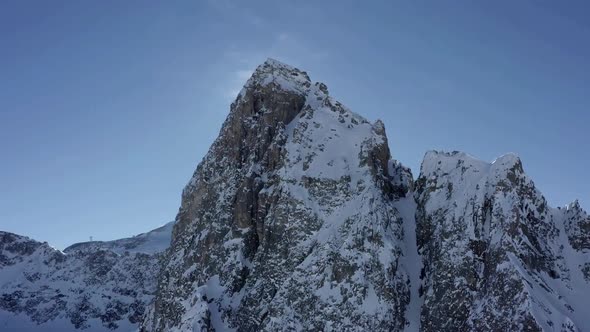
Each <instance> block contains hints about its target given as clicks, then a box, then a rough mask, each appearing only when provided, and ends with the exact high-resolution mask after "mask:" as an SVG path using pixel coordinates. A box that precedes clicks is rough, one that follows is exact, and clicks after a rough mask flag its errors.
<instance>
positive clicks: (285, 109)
mask: <svg viewBox="0 0 590 332" xmlns="http://www.w3.org/2000/svg"><path fill="white" fill-rule="evenodd" d="M416 132H417V133H419V128H417V129H416ZM0 245H1V247H0V249H1V250H2V251H0V296H1V297H0V329H2V321H3V320H4V321H5V322H8V323H5V325H4V326H5V327H6V326H8V325H6V324H12V325H11V326H10V327H9V329H8V330H11V329H12V330H15V331H17V329H16V327H17V326H25V325H26V326H25V327H24V328H25V330H27V331H29V330H30V329H31V328H34V327H35V326H36V325H34V324H35V323H39V324H41V325H39V326H37V327H38V329H37V331H42V330H43V331H45V330H47V329H50V328H54V326H56V325H59V324H62V325H59V326H61V329H58V330H60V331H74V330H76V329H85V328H89V329H91V330H101V329H102V330H104V329H114V330H118V331H131V330H135V329H139V330H140V331H145V332H148V331H149V332H155V331H368V330H369V331H370V330H373V331H590V320H589V319H588V317H586V316H587V312H588V310H587V307H588V306H589V305H590V300H589V299H590V218H589V217H588V215H587V214H586V212H585V211H583V210H582V209H581V207H580V205H579V204H578V202H574V203H572V204H570V205H568V206H566V207H564V208H552V207H550V206H549V205H548V204H547V201H546V200H545V198H544V197H543V195H542V194H541V193H540V192H539V190H538V189H537V188H536V187H535V184H534V183H533V181H532V180H531V179H530V178H529V177H528V176H527V175H526V174H525V171H524V168H523V164H522V162H521V160H520V159H519V158H518V157H517V156H516V155H513V154H507V155H504V156H502V157H500V158H498V159H497V160H495V161H494V162H492V163H488V162H483V161H480V160H477V159H475V158H473V157H471V156H469V155H467V154H465V153H460V152H451V153H446V152H437V151H430V152H427V153H426V155H425V157H424V161H423V162H422V166H421V169H420V173H419V175H418V177H417V180H416V181H414V178H413V176H412V174H411V172H410V170H409V169H408V168H406V167H404V166H403V165H402V164H401V163H400V162H398V161H396V160H393V159H392V157H391V154H390V150H389V145H388V140H387V136H386V134H385V127H384V125H383V123H382V122H381V121H377V122H375V123H371V122H369V121H368V120H366V119H365V118H363V117H362V116H360V115H358V114H356V113H353V112H352V111H351V110H349V109H348V108H346V107H345V106H344V105H342V104H341V103H339V102H338V101H336V100H335V99H333V98H332V97H331V96H330V95H329V92H328V88H327V87H326V85H324V84H323V83H317V82H312V81H311V79H310V78H309V76H308V74H307V73H306V72H304V71H301V70H299V69H297V68H294V67H292V66H289V65H286V64H283V63H281V62H278V61H276V60H272V59H269V60H267V61H266V62H265V63H263V64H262V65H260V66H259V67H258V68H257V69H256V71H255V72H254V74H253V75H252V77H251V78H250V79H249V80H248V82H247V83H246V84H245V86H244V88H243V89H242V91H241V92H240V93H239V95H238V96H237V98H236V100H235V101H234V102H233V103H232V105H231V109H230V113H229V116H228V117H227V119H226V121H225V122H224V124H223V126H222V128H221V131H220V134H219V137H218V138H217V139H216V141H215V142H214V143H213V145H212V146H211V148H210V150H209V152H208V153H207V154H206V156H205V157H204V159H203V161H202V162H201V163H200V164H199V165H198V167H197V169H196V171H195V172H194V174H193V176H192V178H191V180H190V181H189V183H188V184H187V186H186V187H185V188H184V190H183V194H182V202H181V206H180V210H179V213H178V215H177V217H176V221H175V223H174V224H167V225H166V226H164V227H162V228H159V229H156V230H154V231H151V232H148V233H145V234H141V235H138V236H136V237H133V238H129V239H122V240H117V241H111V242H86V243H80V244H76V245H73V246H71V247H69V248H67V249H66V250H64V252H63V253H62V252H59V251H56V250H54V249H52V248H50V247H49V246H47V244H43V243H39V242H36V241H33V240H30V239H27V238H24V237H20V236H17V235H14V234H10V233H0ZM19 324H21V325H19ZM27 324H28V325H27ZM31 326H33V327H31ZM5 329H6V328H5Z"/></svg>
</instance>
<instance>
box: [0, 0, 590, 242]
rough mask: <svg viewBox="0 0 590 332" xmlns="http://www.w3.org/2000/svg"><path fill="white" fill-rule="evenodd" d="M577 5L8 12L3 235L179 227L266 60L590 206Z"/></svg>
mask: <svg viewBox="0 0 590 332" xmlns="http://www.w3.org/2000/svg"><path fill="white" fill-rule="evenodd" d="M588 17H590V5H589V4H588V2H587V1H573V0H571V1H526V0H520V1H505V0H500V1H483V0H482V1H472V0H469V1H468V0H464V1H459V0H457V1H434V0H433V1H382V2H378V1H266V2H261V1H237V0H236V1H29V0H24V1H2V2H0V230H7V231H11V232H16V233H19V234H24V235H28V236H31V237H33V238H35V239H39V240H44V241H48V242H49V243H50V244H52V245H54V246H55V247H57V248H60V249H62V248H64V247H65V246H67V245H69V244H72V243H74V242H79V241H85V240H88V239H89V237H90V236H93V238H94V239H95V240H109V239H115V238H120V237H124V236H129V235H133V234H136V233H139V232H143V231H147V230H150V229H152V228H155V227H157V226H159V225H161V224H163V223H165V222H167V221H170V220H173V219H174V217H175V214H176V212H177V209H178V206H179V204H180V193H181V190H182V188H183V187H184V185H185V183H186V182H187V181H188V179H189V178H190V176H191V174H192V172H193V171H194V169H195V167H196V165H197V164H198V162H199V161H200V160H201V158H202V157H203V156H204V154H205V153H206V151H207V149H208V148H209V145H210V144H211V143H212V141H213V140H214V139H215V137H216V136H217V134H218V131H219V128H220V126H221V123H222V122H223V120H224V119H225V117H226V115H227V113H228V110H229V104H230V102H231V100H232V99H233V98H234V97H235V95H236V93H237V91H239V89H240V88H241V85H242V84H243V83H244V82H245V80H246V79H247V78H248V75H249V74H250V73H251V71H252V70H253V69H254V68H255V67H256V65H257V64H259V63H261V62H263V61H264V60H265V59H266V58H267V57H274V58H277V59H279V60H281V61H283V62H287V63H289V64H292V65H295V66H298V67H300V68H301V69H303V70H307V71H308V72H309V74H310V76H311V77H312V79H313V80H316V81H322V82H325V83H326V84H327V85H328V87H329V89H330V93H331V95H333V96H334V97H336V98H337V99H339V100H340V101H342V102H343V103H344V104H346V105H347V106H349V107H350V108H351V109H352V110H353V111H355V112H357V113H359V114H362V115H364V116H366V117H367V118H369V119H370V120H375V119H378V118H380V119H382V120H383V121H384V122H385V126H386V129H387V133H388V137H389V141H390V148H391V150H392V154H393V155H394V157H395V158H396V159H399V160H400V161H402V162H403V163H404V164H406V165H408V166H410V167H411V168H412V169H413V171H414V174H415V175H417V173H418V170H419V165H420V162H421V159H422V157H423V155H424V153H425V152H426V151H427V150H429V149H443V150H462V151H465V152H468V153H470V154H472V155H474V156H476V157H479V158H481V159H484V160H488V161H491V160H493V159H494V158H495V157H497V156H499V155H501V154H503V153H506V152H516V153H517V154H518V155H520V156H521V158H522V160H523V163H524V167H525V170H526V171H527V173H528V174H529V175H530V176H531V177H532V178H533V179H534V180H535V183H536V184H537V185H538V187H539V188H540V189H541V190H542V191H543V192H544V194H545V195H546V197H547V198H548V200H549V202H550V204H551V205H553V206H558V205H564V204H566V203H568V202H570V201H572V200H573V199H576V198H579V199H580V200H581V203H582V205H583V206H584V207H586V208H588V207H590V174H589V172H588V169H589V166H590V130H588V124H589V122H590V20H588Z"/></svg>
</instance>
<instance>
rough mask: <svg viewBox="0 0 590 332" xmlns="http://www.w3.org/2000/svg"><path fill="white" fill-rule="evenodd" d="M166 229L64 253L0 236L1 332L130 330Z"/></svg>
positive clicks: (151, 282)
mask: <svg viewBox="0 0 590 332" xmlns="http://www.w3.org/2000/svg"><path fill="white" fill-rule="evenodd" d="M172 226H173V223H169V224H166V225H165V226H163V227H161V228H158V229H156V230H154V231H151V232H149V233H145V234H140V235H138V236H135V237H132V238H128V239H121V240H117V241H112V242H87V243H80V244H75V245H73V246H71V247H69V248H67V249H66V250H64V251H63V252H61V251H59V250H56V249H54V248H52V247H50V246H49V245H48V244H47V243H41V242H37V241H34V240H32V239H29V238H26V237H23V236H19V235H16V234H12V233H7V232H0V331H72V330H76V329H84V330H89V331H109V330H113V329H117V330H120V331H133V330H136V329H137V327H136V325H137V323H138V322H139V321H141V320H142V319H143V315H144V312H145V308H146V306H147V305H148V304H149V303H151V301H152V299H153V296H154V293H155V290H156V282H155V281H156V277H157V274H158V272H159V257H160V255H161V252H162V251H164V250H165V249H166V248H167V247H168V245H169V243H170V236H171V233H172V232H171V231H172Z"/></svg>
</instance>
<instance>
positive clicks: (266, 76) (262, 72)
mask: <svg viewBox="0 0 590 332" xmlns="http://www.w3.org/2000/svg"><path fill="white" fill-rule="evenodd" d="M269 85H274V87H275V88H279V89H280V90H285V91H293V92H296V93H305V92H307V91H308V90H309V87H310V86H311V79H310V78H309V76H308V75H307V73H306V72H305V71H302V70H300V69H298V68H296V67H293V66H291V65H288V64H286V63H283V62H280V61H278V60H275V59H272V58H268V59H266V61H264V62H263V63H262V64H261V65H259V66H258V67H256V70H254V73H253V74H252V77H250V79H249V80H248V81H247V82H246V85H245V86H244V88H245V89H248V88H257V87H266V86H269ZM240 94H242V93H240Z"/></svg>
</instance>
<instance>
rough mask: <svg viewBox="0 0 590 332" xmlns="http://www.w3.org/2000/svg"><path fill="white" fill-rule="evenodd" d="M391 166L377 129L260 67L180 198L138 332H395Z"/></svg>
mask: <svg viewBox="0 0 590 332" xmlns="http://www.w3.org/2000/svg"><path fill="white" fill-rule="evenodd" d="M389 163H390V154H389V148H388V146H387V139H386V137H385V131H384V128H383V125H382V123H376V124H375V125H372V124H370V123H369V122H368V121H367V120H365V119H363V118H362V117H360V116H358V115H356V114H354V113H352V112H350V111H349V110H347V109H346V108H345V107H344V106H343V105H341V104H340V103H338V102H337V101H335V100H333V99H332V98H330V97H329V96H328V90H327V87H326V86H325V85H323V84H321V83H315V84H313V83H312V82H311V81H310V80H309V77H308V76H307V74H305V73H304V72H302V71H300V70H298V69H295V68H293V67H290V66H287V65H284V64H281V63H279V62H276V61H274V60H269V61H267V62H265V63H264V64H263V65H261V66H260V67H259V68H258V69H257V70H256V71H255V73H254V75H253V76H252V78H251V79H250V80H249V81H248V83H247V84H246V86H245V87H244V89H243V90H242V92H241V93H240V95H239V96H238V98H237V99H236V101H235V102H234V103H233V104H232V107H231V112H230V115H229V116H228V118H227V120H226V121H225V123H224V125H223V127H222V129H221V132H220V136H219V138H218V139H217V140H216V141H215V143H214V144H213V146H212V147H211V149H210V151H209V153H208V154H207V155H206V157H205V158H204V160H203V161H202V162H201V164H200V165H199V166H198V168H197V170H196V172H195V174H194V176H193V179H192V180H191V181H190V183H189V184H188V185H187V187H186V188H185V190H184V193H183V199H182V205H181V208H180V211H179V214H178V216H177V226H176V228H175V230H174V237H173V241H172V247H171V250H170V252H169V255H168V256H167V257H166V259H165V260H164V262H163V264H164V265H163V266H164V267H163V274H162V276H161V278H160V280H159V286H158V296H157V298H156V302H155V304H154V306H153V308H152V312H151V313H150V315H149V317H148V319H147V320H146V322H145V324H144V326H143V329H144V330H148V331H169V330H173V329H179V330H188V329H190V328H191V327H193V326H197V327H199V328H202V329H204V330H212V329H218V330H223V329H227V328H237V329H239V330H243V331H254V330H269V331H271V330H272V331H274V330H281V329H285V328H286V327H287V326H292V327H293V328H300V329H306V330H314V329H315V330H321V329H326V328H328V325H326V324H331V325H329V326H331V328H334V329H338V330H342V329H347V328H353V327H354V328H364V329H371V328H379V329H394V330H400V329H402V327H403V326H404V324H405V322H404V315H403V312H404V308H405V307H406V305H407V303H408V301H409V290H408V287H407V276H406V275H405V274H404V273H403V272H402V271H400V270H398V264H397V261H398V258H399V257H400V256H401V255H403V248H402V247H400V246H399V244H398V242H400V241H399V240H401V237H402V236H403V235H402V234H401V232H400V231H399V230H400V227H401V219H400V218H399V217H398V215H397V212H396V211H395V209H394V208H393V207H392V206H391V204H390V202H391V200H392V199H394V198H396V197H398V196H399V195H401V194H404V193H405V191H407V188H408V187H409V185H408V184H402V183H394V182H393V181H392V180H393V179H394V178H397V179H402V178H404V179H405V178H406V177H404V176H402V175H399V176H397V177H395V176H394V174H389V171H390V169H391V170H398V169H400V168H393V167H391V168H390V167H389ZM410 178H411V177H410ZM394 186H397V187H396V188H398V190H394ZM399 188H402V189H399ZM403 188H406V189H405V191H404V189H403ZM367 301H368V302H371V303H368V304H367V305H366V306H364V305H363V303H365V302H367ZM380 304H382V305H380Z"/></svg>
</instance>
